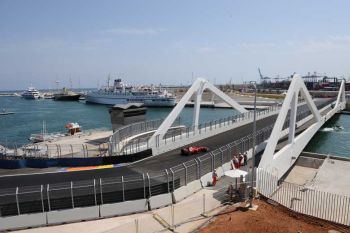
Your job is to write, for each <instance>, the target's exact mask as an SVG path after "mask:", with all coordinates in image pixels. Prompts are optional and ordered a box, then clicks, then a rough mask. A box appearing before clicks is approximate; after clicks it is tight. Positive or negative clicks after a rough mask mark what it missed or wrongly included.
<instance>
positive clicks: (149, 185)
mask: <svg viewBox="0 0 350 233" xmlns="http://www.w3.org/2000/svg"><path fill="white" fill-rule="evenodd" d="M146 175H147V179H148V194H149V197H152V193H151V180H150V178H149V174H148V172H147V173H146Z"/></svg>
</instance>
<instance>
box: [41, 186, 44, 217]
mask: <svg viewBox="0 0 350 233" xmlns="http://www.w3.org/2000/svg"><path fill="white" fill-rule="evenodd" d="M43 189H44V188H43V185H40V198H41V208H42V210H43V212H45V207H44V197H43Z"/></svg>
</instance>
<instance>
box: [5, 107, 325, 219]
mask: <svg viewBox="0 0 350 233" xmlns="http://www.w3.org/2000/svg"><path fill="white" fill-rule="evenodd" d="M324 106H326V104H324ZM319 107H320V106H319ZM321 107H322V106H321ZM304 111H307V110H306V109H304ZM304 111H300V114H304ZM145 127H147V126H145ZM272 127H273V125H269V126H267V127H265V128H263V129H261V130H258V131H257V133H256V134H255V135H254V136H255V140H256V144H260V143H262V142H264V141H265V140H267V139H268V138H269V136H270V133H271V131H272ZM285 127H289V123H288V122H287V121H286V123H285ZM252 144H253V135H252V134H248V135H247V136H245V137H243V138H241V139H239V140H236V141H234V142H231V143H229V144H227V145H225V146H222V147H220V148H219V149H216V150H214V151H212V152H210V153H206V154H204V155H202V156H200V157H197V158H196V159H193V160H190V161H187V162H185V163H183V164H179V165H177V166H174V167H172V168H169V169H165V170H163V171H158V172H149V173H144V174H142V173H141V174H138V175H132V176H122V177H110V178H100V179H93V180H86V181H77V182H67V183H60V184H57V183H55V184H47V185H42V186H38V187H18V188H16V189H7V190H0V216H10V215H18V214H23V213H34V212H42V211H51V210H61V209H70V208H76V207H83V206H93V205H100V204H107V203H118V202H123V201H128V200H137V199H144V198H149V197H151V196H154V195H158V194H163V193H168V192H172V191H174V190H175V189H177V188H179V187H181V186H184V185H187V184H188V183H190V182H192V181H194V180H197V179H199V178H200V177H202V176H204V175H206V174H208V173H210V172H212V171H213V170H214V169H216V168H218V167H220V166H222V165H223V164H225V163H227V162H229V161H230V160H231V159H232V158H233V156H234V155H237V154H239V153H243V152H245V151H248V150H249V149H251V147H252Z"/></svg>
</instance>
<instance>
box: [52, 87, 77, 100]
mask: <svg viewBox="0 0 350 233" xmlns="http://www.w3.org/2000/svg"><path fill="white" fill-rule="evenodd" d="M80 96H81V94H78V93H75V92H73V91H69V90H68V89H67V88H65V87H64V88H63V89H62V92H59V93H56V94H54V100H62V101H79V98H80Z"/></svg>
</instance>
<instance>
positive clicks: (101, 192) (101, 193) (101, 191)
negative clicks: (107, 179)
mask: <svg viewBox="0 0 350 233" xmlns="http://www.w3.org/2000/svg"><path fill="white" fill-rule="evenodd" d="M100 195H101V205H103V190H102V178H100Z"/></svg>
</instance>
